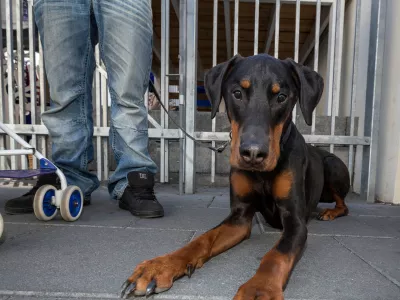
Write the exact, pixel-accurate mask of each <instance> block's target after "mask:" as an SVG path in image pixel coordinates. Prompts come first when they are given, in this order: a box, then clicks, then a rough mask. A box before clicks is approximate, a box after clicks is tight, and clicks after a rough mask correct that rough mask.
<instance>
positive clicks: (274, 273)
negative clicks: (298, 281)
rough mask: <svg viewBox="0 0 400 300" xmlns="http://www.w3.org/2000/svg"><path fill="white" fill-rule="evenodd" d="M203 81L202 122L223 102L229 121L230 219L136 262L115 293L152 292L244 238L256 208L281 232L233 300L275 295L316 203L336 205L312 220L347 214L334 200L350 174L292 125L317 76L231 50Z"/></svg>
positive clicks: (315, 94)
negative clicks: (205, 105)
mask: <svg viewBox="0 0 400 300" xmlns="http://www.w3.org/2000/svg"><path fill="white" fill-rule="evenodd" d="M205 86H206V91H207V95H208V97H209V98H210V100H211V102H212V118H213V117H215V114H216V112H217V110H218V107H219V104H220V102H221V99H222V98H223V99H224V101H225V103H226V107H227V113H228V118H229V121H230V123H231V129H232V142H231V155H230V164H231V171H230V204H231V212H230V215H229V216H228V217H227V218H226V219H225V220H224V221H223V222H222V223H221V224H220V225H218V226H217V227H215V228H213V229H211V230H209V231H208V232H206V233H204V234H203V235H201V236H199V237H198V238H197V239H195V240H193V241H192V242H190V243H189V244H187V245H186V246H184V247H183V248H181V249H179V250H177V251H175V252H172V253H169V254H166V255H164V256H160V257H156V258H154V259H151V260H147V261H144V262H142V263H141V264H139V265H138V266H137V267H136V269H135V270H134V272H133V274H132V276H130V277H129V279H128V280H127V281H126V282H125V283H124V285H123V287H122V296H131V295H132V296H139V295H149V294H152V293H160V292H163V291H166V290H168V289H169V288H171V286H172V285H173V282H174V280H176V279H178V278H179V277H181V276H184V275H188V276H191V275H192V273H193V271H194V270H195V269H198V268H201V266H203V264H204V263H205V262H207V261H208V260H210V259H211V258H212V257H214V256H216V255H218V254H220V253H222V252H224V251H226V250H227V249H229V248H231V247H233V246H235V245H237V244H239V243H240V242H241V241H243V240H244V239H247V238H249V237H250V232H251V227H252V220H253V216H254V214H255V212H260V213H261V214H262V215H263V217H264V218H265V220H266V222H268V223H269V224H270V225H271V226H273V227H275V228H279V229H281V230H282V236H281V238H280V239H279V240H278V241H277V243H276V244H275V246H274V247H273V248H272V249H271V250H270V251H269V252H267V253H266V254H265V256H264V257H263V258H262V260H261V263H260V266H259V268H258V270H257V271H256V273H255V274H254V276H253V277H252V278H251V279H250V280H249V281H247V282H246V283H244V284H243V285H242V286H241V287H240V288H239V289H238V291H237V294H236V295H235V297H234V299H235V300H244V299H245V300H250V299H259V300H261V299H263V300H267V299H268V300H270V299H274V300H276V299H283V291H284V288H285V286H286V283H287V281H288V278H289V276H290V274H291V272H292V270H293V268H294V265H295V264H296V262H297V261H298V260H299V258H300V257H301V254H302V252H303V249H304V247H305V244H306V240H307V223H308V221H309V219H310V215H311V214H312V212H314V211H315V210H316V207H317V204H318V202H336V206H335V208H333V209H326V210H324V211H322V212H321V213H320V214H319V215H318V218H319V219H320V220H333V219H335V218H337V217H340V216H345V215H347V214H348V209H347V207H346V205H345V203H344V198H345V196H346V195H347V193H348V191H349V187H350V180H349V172H348V170H347V168H346V166H345V164H344V163H343V162H342V161H341V160H340V159H339V158H338V157H336V156H335V155H333V154H331V153H329V152H326V151H324V150H321V149H319V148H316V147H313V146H311V145H308V144H306V142H305V140H304V138H303V136H302V135H301V134H300V133H299V131H298V130H297V128H296V126H295V125H294V124H293V123H292V110H293V107H294V106H295V104H296V103H297V102H298V103H299V105H300V108H301V111H302V113H303V116H304V119H305V121H306V123H307V124H308V125H311V122H312V113H313V110H314V109H315V107H316V106H317V104H318V102H319V101H320V98H321V94H322V91H323V88H324V83H323V79H322V77H321V76H320V75H319V74H318V73H316V72H314V71H313V70H311V69H310V68H308V67H306V66H302V65H299V64H297V63H296V62H294V61H293V60H292V59H285V60H278V59H276V58H274V57H271V56H269V55H265V54H262V55H256V56H251V57H246V58H244V57H242V56H240V55H236V56H234V57H233V58H231V59H230V60H229V61H227V62H225V63H221V64H219V65H217V66H215V67H213V68H212V69H211V70H209V71H208V72H207V73H206V76H205ZM249 255H251V254H250V253H249ZM232 263H234V262H232Z"/></svg>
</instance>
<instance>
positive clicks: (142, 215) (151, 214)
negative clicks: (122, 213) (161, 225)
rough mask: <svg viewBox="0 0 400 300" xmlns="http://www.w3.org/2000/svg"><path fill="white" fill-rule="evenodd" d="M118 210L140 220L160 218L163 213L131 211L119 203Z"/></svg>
mask: <svg viewBox="0 0 400 300" xmlns="http://www.w3.org/2000/svg"><path fill="white" fill-rule="evenodd" d="M119 208H121V209H123V210H127V211H129V212H130V213H131V214H132V215H134V216H135V217H140V218H149V219H150V218H160V217H163V216H164V213H163V212H154V211H145V212H143V211H137V210H134V209H131V208H130V207H129V206H128V205H126V204H125V203H123V202H121V201H119Z"/></svg>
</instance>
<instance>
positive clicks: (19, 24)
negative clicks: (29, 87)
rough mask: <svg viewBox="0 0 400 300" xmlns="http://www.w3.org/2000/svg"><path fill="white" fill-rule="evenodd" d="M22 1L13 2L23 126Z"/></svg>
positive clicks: (20, 121) (20, 111) (21, 121)
mask: <svg viewBox="0 0 400 300" xmlns="http://www.w3.org/2000/svg"><path fill="white" fill-rule="evenodd" d="M22 1H23V0H17V1H16V2H15V4H16V5H15V8H16V16H15V23H16V25H17V26H16V27H17V28H16V31H17V32H16V33H17V70H18V73H17V78H18V98H19V105H18V106H19V123H20V124H24V123H25V122H24V119H25V82H24V49H23V44H22V43H23V40H22V39H23V36H22V8H23V3H22Z"/></svg>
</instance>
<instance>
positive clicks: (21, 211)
mask: <svg viewBox="0 0 400 300" xmlns="http://www.w3.org/2000/svg"><path fill="white" fill-rule="evenodd" d="M4 211H5V213H6V214H7V215H24V214H31V213H33V208H20V209H15V208H13V209H11V210H10V209H9V208H5V209H4Z"/></svg>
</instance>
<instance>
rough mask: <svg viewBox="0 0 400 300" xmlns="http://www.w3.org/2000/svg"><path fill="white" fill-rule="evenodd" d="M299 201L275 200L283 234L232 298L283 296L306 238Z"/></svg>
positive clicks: (267, 299)
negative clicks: (254, 272) (253, 273)
mask: <svg viewBox="0 0 400 300" xmlns="http://www.w3.org/2000/svg"><path fill="white" fill-rule="evenodd" d="M288 192H289V190H288ZM301 203H302V201H301V200H300V199H298V198H289V199H276V204H277V207H278V209H279V212H280V216H281V221H282V225H283V234H282V236H281V238H280V239H279V241H278V242H277V243H276V245H275V246H274V247H273V248H272V249H271V250H270V251H269V252H268V253H267V254H266V255H265V256H264V257H263V259H262V260H261V263H260V266H259V268H258V270H257V272H256V274H255V275H254V276H253V277H252V278H251V279H250V280H249V281H248V282H246V283H245V284H243V285H242V286H241V287H240V288H239V290H238V292H237V294H236V295H235V297H234V300H251V299H257V300H282V299H284V297H283V290H284V287H285V286H286V283H287V281H288V279H289V276H290V273H291V272H292V270H293V267H294V265H295V263H296V262H297V261H298V259H299V258H300V256H301V254H302V250H303V249H304V247H305V243H306V240H307V227H306V222H305V219H304V218H303V217H302V216H301V210H300V209H299V207H300V205H301Z"/></svg>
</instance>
